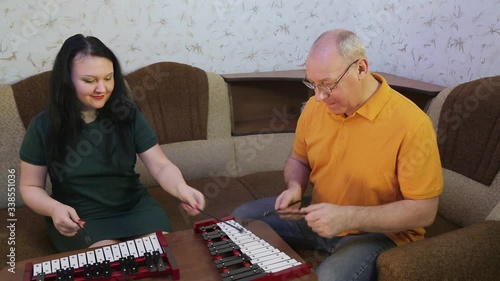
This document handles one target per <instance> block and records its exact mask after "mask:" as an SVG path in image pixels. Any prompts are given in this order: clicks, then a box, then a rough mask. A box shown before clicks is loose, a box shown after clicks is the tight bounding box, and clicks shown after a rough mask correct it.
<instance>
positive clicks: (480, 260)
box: [377, 221, 500, 281]
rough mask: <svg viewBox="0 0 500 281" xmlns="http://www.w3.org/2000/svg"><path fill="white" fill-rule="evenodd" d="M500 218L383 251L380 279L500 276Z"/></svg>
mask: <svg viewBox="0 0 500 281" xmlns="http://www.w3.org/2000/svg"><path fill="white" fill-rule="evenodd" d="M498 233H500V221H482V222H479V223H477V224H474V225H471V226H468V227H464V228H460V229H457V230H454V231H450V232H447V233H444V234H442V235H439V236H435V237H431V238H429V239H425V240H421V241H416V242H414V243H410V244H406V245H403V246H400V247H397V248H393V249H390V250H389V251H386V252H383V253H382V254H381V255H380V256H379V257H378V259H377V269H378V280H380V281H383V280H476V281H477V280H492V279H491V277H492V276H500V267H499V266H498V261H499V260H500V251H499V250H498V249H500V237H499V236H498Z"/></svg>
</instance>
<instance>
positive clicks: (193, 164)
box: [135, 138, 237, 186]
mask: <svg viewBox="0 0 500 281" xmlns="http://www.w3.org/2000/svg"><path fill="white" fill-rule="evenodd" d="M160 148H161V149H162V150H163V152H164V153H165V155H167V157H168V158H169V159H170V161H172V163H174V164H175V165H176V166H177V167H178V168H179V170H180V171H181V173H182V176H183V177H184V179H186V180H194V179H199V178H207V177H216V176H233V177H234V176H236V175H237V173H236V164H235V162H234V149H233V140H232V139H230V138H226V139H210V140H197V141H185V142H176V143H169V144H163V145H160ZM135 171H136V172H137V173H139V174H140V179H141V182H142V183H143V184H144V185H145V186H154V185H158V183H157V182H156V180H155V179H154V178H153V177H152V176H151V174H150V173H149V171H148V170H147V169H146V166H144V163H143V162H142V161H141V159H140V158H139V157H138V158H137V163H136V166H135Z"/></svg>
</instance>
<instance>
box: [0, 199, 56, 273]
mask: <svg viewBox="0 0 500 281" xmlns="http://www.w3.org/2000/svg"><path fill="white" fill-rule="evenodd" d="M0 218H2V219H5V218H7V209H1V210H0ZM16 218H17V221H16V222H15V230H14V231H13V232H12V233H14V234H15V243H16V244H15V245H9V244H8V241H9V240H8V239H9V236H10V235H9V234H10V233H11V232H10V231H5V230H4V229H2V232H1V235H0V245H2V255H0V268H3V267H4V266H6V262H7V254H8V253H7V252H6V251H7V249H10V247H15V249H16V252H15V255H16V261H22V260H26V259H30V258H35V257H41V256H47V255H51V254H55V253H56V251H55V249H54V248H53V247H52V245H51V243H50V241H49V238H48V236H47V232H46V222H45V219H44V217H43V216H40V215H38V214H36V213H35V212H33V211H32V210H31V209H30V208H28V207H18V208H16ZM7 225H8V224H7ZM3 227H5V226H3ZM4 247H5V248H4ZM4 249H5V250H4ZM18 270H22V269H21V268H19V269H18Z"/></svg>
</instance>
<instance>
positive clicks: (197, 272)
mask: <svg viewBox="0 0 500 281" xmlns="http://www.w3.org/2000/svg"><path fill="white" fill-rule="evenodd" d="M246 229H248V230H250V231H252V232H253V233H254V234H255V235H257V236H258V237H260V238H261V239H263V240H265V241H266V242H268V243H269V244H271V245H272V246H274V247H275V248H277V249H279V250H280V251H281V252H284V253H286V254H287V255H288V256H290V257H292V258H295V259H296V260H297V261H299V262H302V263H304V260H303V259H302V258H300V256H299V255H298V254H297V253H296V252H295V251H294V250H293V249H292V248H290V246H288V244H286V243H285V242H284V241H283V240H282V239H281V238H280V237H279V236H278V235H277V234H276V233H275V232H274V231H273V230H272V229H271V228H270V227H269V226H268V225H267V224H265V223H263V222H260V221H252V222H250V223H249V224H248V225H247V226H246ZM165 238H166V240H167V243H168V248H169V249H170V250H171V252H172V253H173V256H174V259H175V262H176V263H177V267H178V268H179V271H180V280H181V281H197V280H200V281H202V280H203V281H205V280H206V281H217V280H221V278H220V276H219V272H218V270H217V269H216V267H215V264H214V261H213V259H212V257H211V256H210V254H209V252H208V248H207V246H206V243H205V242H204V240H203V238H202V237H201V235H200V234H198V233H195V232H194V231H193V230H183V231H176V232H172V233H169V234H166V235H165ZM87 250H88V249H85V250H78V251H72V252H66V253H59V254H55V255H51V256H46V257H40V258H35V259H30V260H26V261H21V262H17V263H16V270H15V273H11V272H8V271H7V269H8V268H4V269H3V270H2V271H1V272H0V280H1V281H23V274H24V268H25V265H26V264H27V263H29V262H32V263H40V262H43V261H49V260H53V259H57V258H61V257H67V256H69V255H73V254H77V253H81V252H85V251H87ZM280 277H281V278H279V280H280V281H281V280H290V279H285V278H283V276H280ZM124 280H125V279H124ZM138 280H141V281H156V280H172V277H171V276H169V275H164V276H158V277H147V278H142V279H138ZM277 280H278V279H277ZM292 280H294V281H299V280H300V281H315V280H317V277H316V274H314V273H313V272H312V270H311V273H310V274H308V275H304V276H302V277H300V278H295V279H292Z"/></svg>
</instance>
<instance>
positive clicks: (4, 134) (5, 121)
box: [0, 85, 26, 245]
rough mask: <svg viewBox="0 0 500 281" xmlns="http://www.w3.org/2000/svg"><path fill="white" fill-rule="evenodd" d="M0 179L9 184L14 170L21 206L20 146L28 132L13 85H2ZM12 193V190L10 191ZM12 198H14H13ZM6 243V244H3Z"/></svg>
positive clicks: (4, 191) (2, 203)
mask: <svg viewBox="0 0 500 281" xmlns="http://www.w3.org/2000/svg"><path fill="white" fill-rule="evenodd" d="M0 118H1V120H2V122H0V132H1V133H0V155H1V156H2V157H0V179H2V180H3V181H4V184H7V179H8V176H9V175H11V174H12V173H11V172H12V170H14V173H13V175H14V176H15V178H14V179H13V181H14V185H15V187H16V192H15V199H16V205H17V206H21V205H22V204H23V203H22V199H21V196H20V194H19V191H18V186H19V147H20V146H21V142H22V140H23V137H24V133H25V132H26V130H25V127H24V125H23V121H22V119H21V117H20V115H19V111H18V110H17V106H16V102H15V101H14V93H13V91H12V87H11V86H8V85H6V86H0ZM9 193H12V192H9ZM8 195H12V194H8V188H7V187H6V188H1V189H0V198H1V199H0V209H3V208H6V207H7V202H8V201H7V200H8V199H9V197H10V198H12V196H8ZM11 200H12V199H11ZM3 245H5V244H3Z"/></svg>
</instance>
